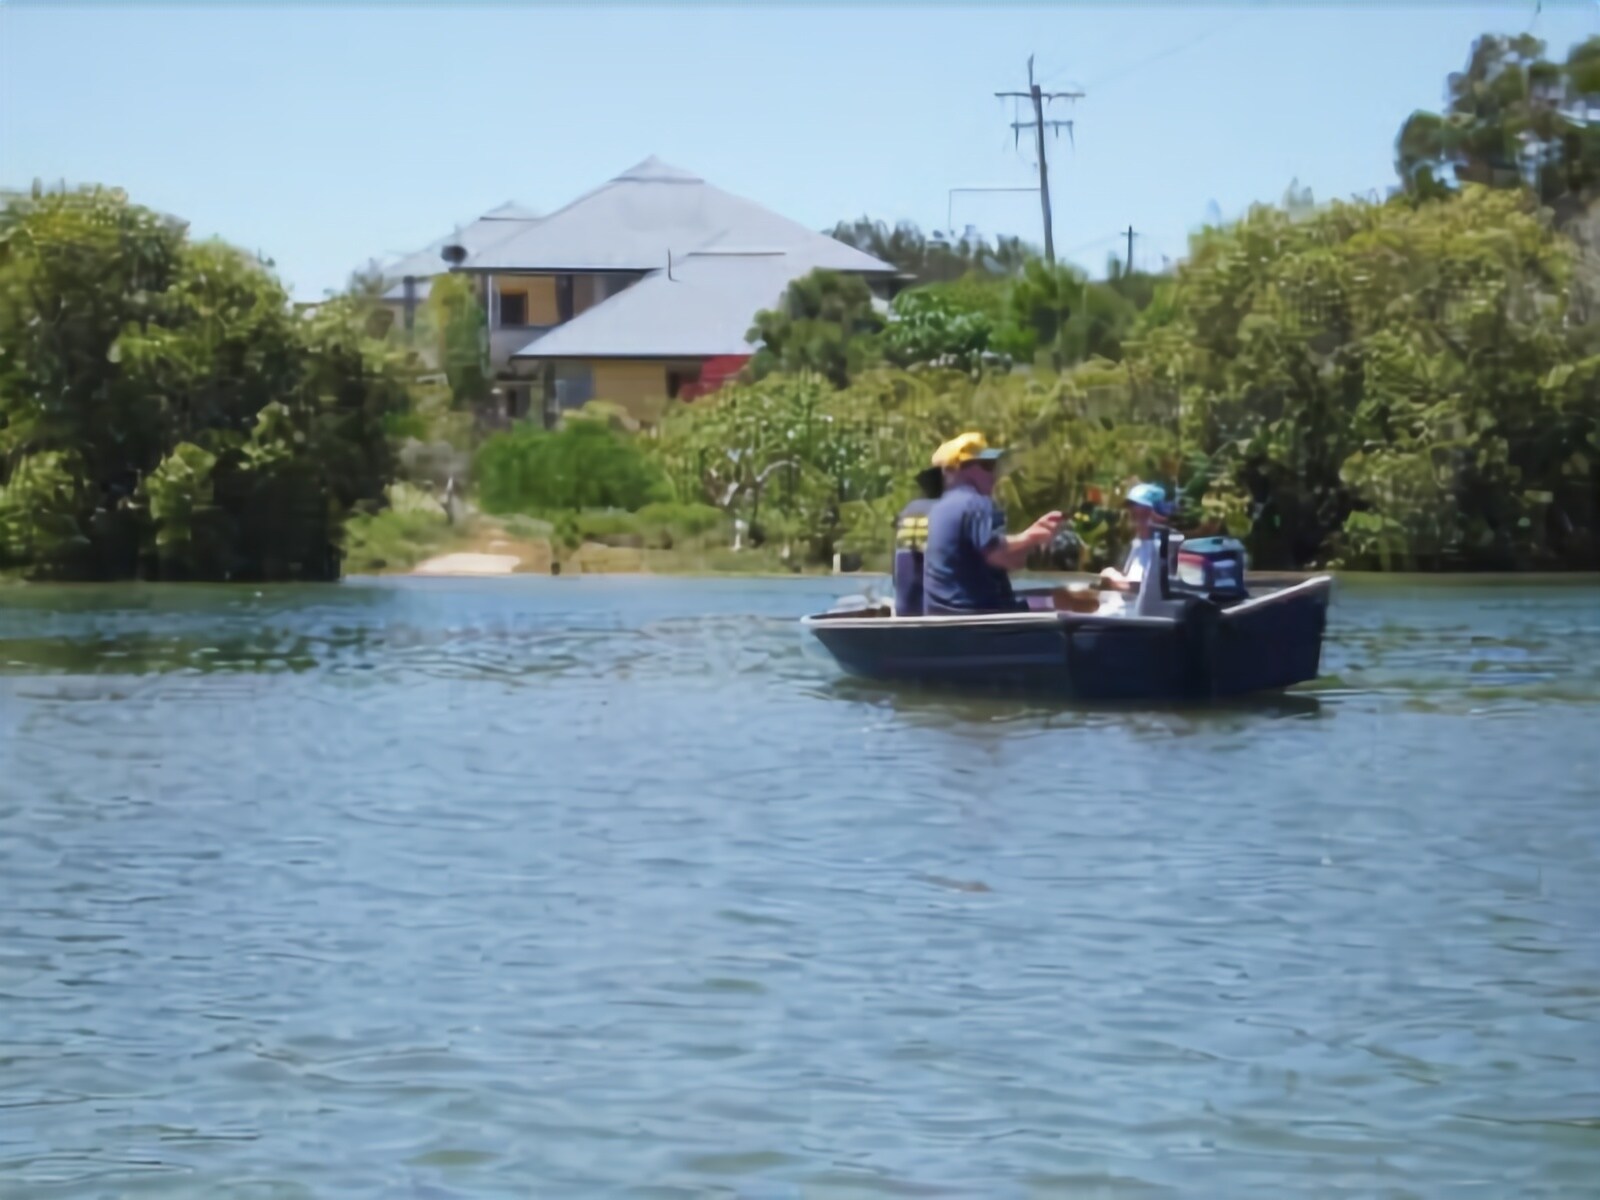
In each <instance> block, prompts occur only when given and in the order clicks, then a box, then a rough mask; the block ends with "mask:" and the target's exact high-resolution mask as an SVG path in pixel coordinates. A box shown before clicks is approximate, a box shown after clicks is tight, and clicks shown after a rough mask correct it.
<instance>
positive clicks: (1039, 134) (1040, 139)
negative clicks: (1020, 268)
mask: <svg viewBox="0 0 1600 1200" xmlns="http://www.w3.org/2000/svg"><path fill="white" fill-rule="evenodd" d="M995 95H996V96H998V97H999V98H1000V99H1002V100H1005V99H1012V100H1031V101H1032V102H1033V120H1031V121H1013V122H1011V132H1012V136H1013V138H1017V139H1020V138H1021V137H1022V131H1023V130H1024V129H1032V130H1033V133H1034V145H1035V147H1036V148H1037V149H1038V151H1039V205H1040V207H1041V208H1042V209H1043V210H1044V259H1045V261H1046V262H1047V263H1049V264H1051V265H1052V266H1054V265H1055V261H1056V243H1055V236H1054V233H1053V231H1052V230H1051V227H1050V169H1049V167H1048V166H1047V165H1046V163H1045V158H1044V131H1045V127H1046V126H1048V127H1049V128H1050V131H1051V132H1052V133H1059V131H1060V129H1061V127H1062V126H1066V129H1067V136H1068V137H1070V136H1072V122H1071V121H1046V120H1045V119H1044V106H1045V105H1046V104H1048V103H1049V102H1050V101H1052V100H1081V99H1082V98H1083V93H1082V92H1046V91H1041V90H1040V88H1039V85H1038V84H1037V83H1035V82H1034V80H1033V55H1031V54H1030V55H1028V90H1027V91H1025V92H996V93H995Z"/></svg>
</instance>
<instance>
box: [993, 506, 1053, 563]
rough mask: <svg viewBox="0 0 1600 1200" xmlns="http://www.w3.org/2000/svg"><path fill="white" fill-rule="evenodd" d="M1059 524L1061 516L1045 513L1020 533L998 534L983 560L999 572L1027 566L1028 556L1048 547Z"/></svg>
mask: <svg viewBox="0 0 1600 1200" xmlns="http://www.w3.org/2000/svg"><path fill="white" fill-rule="evenodd" d="M1060 524H1061V514H1060V513H1058V512H1049V513H1045V515H1044V516H1042V517H1040V518H1039V519H1038V520H1037V521H1035V522H1034V523H1033V524H1032V525H1030V526H1028V528H1026V529H1024V530H1023V531H1022V532H1021V533H1014V534H1012V535H1011V536H1009V537H1007V536H1006V535H1005V534H1000V535H998V536H997V537H996V538H995V539H994V544H993V545H992V546H990V547H989V549H988V550H987V551H986V552H985V554H984V556H983V557H984V560H985V561H986V562H988V564H989V565H990V566H991V567H995V568H997V569H999V570H1001V571H1015V570H1019V569H1020V568H1022V567H1025V566H1027V564H1028V555H1030V554H1032V553H1033V552H1034V551H1035V550H1038V549H1040V548H1042V547H1044V546H1048V545H1049V544H1050V541H1051V539H1052V538H1054V537H1055V535H1056V528H1057V527H1058V526H1059V525H1060Z"/></svg>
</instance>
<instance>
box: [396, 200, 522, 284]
mask: <svg viewBox="0 0 1600 1200" xmlns="http://www.w3.org/2000/svg"><path fill="white" fill-rule="evenodd" d="M538 220H539V216H538V214H536V213H535V212H533V210H532V209H528V208H524V207H523V206H522V205H520V204H517V203H515V202H511V203H506V204H502V205H501V206H500V207H499V208H495V209H491V210H490V211H489V212H486V213H484V214H483V216H481V217H479V218H478V219H477V220H476V221H473V222H472V223H471V224H470V225H466V226H464V227H463V228H460V229H457V230H456V231H455V232H454V233H451V234H448V235H446V236H445V237H442V238H438V239H436V240H434V241H432V242H430V243H429V244H428V245H426V246H424V247H423V248H422V249H421V250H418V251H416V252H415V253H412V254H408V255H406V256H405V257H404V258H402V259H399V260H398V261H396V262H393V263H389V264H387V265H386V266H385V267H384V268H383V274H384V277H385V278H386V279H392V280H397V281H399V280H404V279H405V277H406V276H407V275H410V276H413V277H415V278H416V280H417V296H418V298H419V299H421V298H425V297H426V296H427V291H428V288H427V284H425V283H423V282H422V281H423V280H425V279H428V278H430V277H431V276H434V275H443V274H444V273H445V272H446V271H448V270H449V269H450V264H449V263H447V262H445V261H444V258H443V253H444V248H445V247H446V246H452V245H454V246H461V247H464V248H465V249H466V251H467V254H468V255H469V256H470V255H473V254H476V253H478V252H479V251H480V250H483V249H486V248H487V247H489V246H492V245H494V244H495V243H496V242H499V241H502V240H504V239H505V238H508V237H510V236H512V235H513V234H515V233H519V232H521V231H522V230H523V229H524V228H525V227H527V226H528V225H530V224H532V223H535V222H537V221H538ZM403 297H404V287H403V284H401V283H399V282H397V283H396V284H395V286H393V287H392V288H390V289H389V290H388V291H387V292H385V293H384V298H385V299H386V300H399V299H402V298H403Z"/></svg>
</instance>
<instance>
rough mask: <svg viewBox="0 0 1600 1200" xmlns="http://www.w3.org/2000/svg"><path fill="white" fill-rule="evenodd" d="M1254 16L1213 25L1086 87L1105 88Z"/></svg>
mask: <svg viewBox="0 0 1600 1200" xmlns="http://www.w3.org/2000/svg"><path fill="white" fill-rule="evenodd" d="M1255 15H1256V14H1255V13H1254V12H1248V13H1245V14H1244V15H1243V16H1242V17H1238V18H1236V19H1235V20H1232V21H1228V22H1226V23H1224V24H1222V25H1214V26H1212V27H1211V28H1210V29H1207V30H1205V31H1204V32H1202V33H1198V34H1196V35H1195V36H1194V37H1192V38H1189V39H1188V40H1187V41H1182V42H1179V43H1178V44H1177V45H1176V46H1168V47H1167V48H1166V49H1165V50H1158V51H1157V52H1156V53H1154V54H1152V55H1150V56H1149V57H1148V58H1141V59H1137V60H1136V61H1134V62H1131V63H1129V64H1127V65H1126V66H1123V67H1118V68H1117V69H1116V70H1114V71H1112V72H1111V73H1110V74H1108V75H1102V76H1100V78H1098V79H1095V80H1093V81H1091V82H1090V83H1089V85H1088V86H1089V87H1093V88H1100V87H1105V86H1106V84H1108V83H1111V82H1113V81H1115V80H1118V79H1122V78H1123V77H1125V76H1128V75H1131V74H1133V73H1134V72H1135V71H1142V70H1144V68H1146V67H1148V66H1150V65H1151V64H1152V63H1158V62H1160V61H1161V60H1162V59H1164V58H1171V57H1172V56H1173V55H1174V54H1182V53H1183V52H1184V51H1185V50H1188V49H1191V48H1192V47H1195V46H1198V45H1199V44H1200V43H1201V42H1203V41H1205V40H1206V39H1208V38H1213V37H1216V35H1217V34H1219V33H1223V32H1225V31H1227V30H1229V29H1232V28H1233V27H1234V26H1236V25H1242V24H1243V23H1244V22H1246V21H1248V20H1249V19H1250V18H1251V17H1253V16H1255Z"/></svg>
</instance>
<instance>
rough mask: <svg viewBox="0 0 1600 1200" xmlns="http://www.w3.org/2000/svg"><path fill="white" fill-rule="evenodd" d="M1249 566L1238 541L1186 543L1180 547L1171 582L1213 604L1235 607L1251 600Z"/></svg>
mask: <svg viewBox="0 0 1600 1200" xmlns="http://www.w3.org/2000/svg"><path fill="white" fill-rule="evenodd" d="M1246 562H1247V558H1246V554H1245V548H1244V543H1243V542H1241V541H1238V540H1237V539H1235V538H1228V537H1208V538H1190V539H1185V540H1184V542H1183V543H1182V544H1181V545H1180V546H1179V547H1178V554H1177V564H1176V569H1175V571H1174V573H1173V580H1172V582H1173V583H1174V584H1176V585H1177V587H1178V588H1179V589H1180V590H1182V591H1184V592H1187V593H1189V594H1190V595H1198V596H1204V597H1205V598H1206V599H1208V600H1210V601H1212V602H1213V603H1216V604H1230V603H1235V602H1237V601H1240V600H1246V599H1248V598H1249V596H1250V591H1249V589H1248V588H1247V587H1246V586H1245V566H1246Z"/></svg>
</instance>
